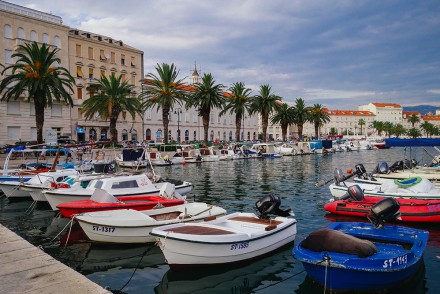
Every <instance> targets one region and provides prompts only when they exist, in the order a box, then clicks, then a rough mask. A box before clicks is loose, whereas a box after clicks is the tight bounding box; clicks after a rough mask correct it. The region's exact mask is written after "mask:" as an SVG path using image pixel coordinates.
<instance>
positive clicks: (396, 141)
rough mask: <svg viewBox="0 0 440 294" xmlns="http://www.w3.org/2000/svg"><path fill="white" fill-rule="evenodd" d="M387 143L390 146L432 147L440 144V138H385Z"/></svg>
mask: <svg viewBox="0 0 440 294" xmlns="http://www.w3.org/2000/svg"><path fill="white" fill-rule="evenodd" d="M385 145H386V146H388V147H416V146H418V147H430V146H440V139H432V138H418V139H400V138H389V139H385Z"/></svg>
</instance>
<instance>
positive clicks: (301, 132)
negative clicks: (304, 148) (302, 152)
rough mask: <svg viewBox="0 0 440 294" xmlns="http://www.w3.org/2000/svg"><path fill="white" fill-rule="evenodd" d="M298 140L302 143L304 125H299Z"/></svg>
mask: <svg viewBox="0 0 440 294" xmlns="http://www.w3.org/2000/svg"><path fill="white" fill-rule="evenodd" d="M297 126H298V139H299V140H300V141H302V140H303V139H302V135H303V124H301V123H299V124H298V125H297Z"/></svg>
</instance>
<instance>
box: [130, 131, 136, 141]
mask: <svg viewBox="0 0 440 294" xmlns="http://www.w3.org/2000/svg"><path fill="white" fill-rule="evenodd" d="M130 134H131V139H132V140H137V137H138V135H137V131H136V130H131V132H130Z"/></svg>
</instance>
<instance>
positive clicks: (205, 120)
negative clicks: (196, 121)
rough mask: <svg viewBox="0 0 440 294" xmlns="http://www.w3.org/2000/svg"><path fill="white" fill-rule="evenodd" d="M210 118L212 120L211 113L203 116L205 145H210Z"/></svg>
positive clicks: (205, 113)
mask: <svg viewBox="0 0 440 294" xmlns="http://www.w3.org/2000/svg"><path fill="white" fill-rule="evenodd" d="M209 118H210V111H208V112H204V113H203V116H202V120H203V132H204V138H205V144H208V132H209Z"/></svg>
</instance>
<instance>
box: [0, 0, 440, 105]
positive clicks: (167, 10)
mask: <svg viewBox="0 0 440 294" xmlns="http://www.w3.org/2000/svg"><path fill="white" fill-rule="evenodd" d="M9 2H11V3H14V4H17V5H21V6H25V7H28V8H33V9H36V10H39V11H43V12H48V13H52V14H54V15H57V16H60V17H62V19H63V23H64V24H65V25H68V26H70V27H72V28H78V29H81V30H85V31H90V32H93V33H97V34H101V35H105V36H109V37H112V38H113V39H116V40H122V41H123V42H124V44H127V45H130V46H132V47H135V48H137V49H139V50H142V51H143V52H144V63H145V74H148V73H156V70H155V67H156V66H157V64H161V63H169V64H171V63H174V64H175V65H176V67H177V68H178V69H179V70H180V74H179V78H181V79H185V81H187V82H190V80H189V78H190V76H191V74H192V71H193V70H194V65H195V64H197V69H198V70H199V71H200V72H201V73H202V74H204V73H211V74H212V75H213V76H214V79H215V80H216V83H221V84H223V85H225V86H226V89H227V88H229V87H230V86H231V85H232V84H233V83H235V82H243V83H244V84H245V85H246V87H248V88H250V89H252V90H253V91H252V93H251V94H252V95H257V94H258V93H259V88H260V86H261V85H264V84H268V85H270V86H271V87H272V92H273V93H274V94H276V95H279V96H280V97H282V101H283V102H287V103H294V102H295V100H296V99H297V98H303V99H304V100H305V102H306V104H308V105H313V104H317V103H319V104H321V105H322V106H324V107H328V108H330V109H333V110H337V109H340V110H341V109H354V110H356V109H358V106H359V105H364V104H368V103H370V102H381V103H397V104H400V105H402V106H414V105H435V106H440V1H438V0H424V1H418V0H412V1H410V0H386V1H376V0H370V1H350V0H345V1H337V0H334V1H332V0H303V1H299V0H283V1H279V0H270V1H269V0H235V1H233V0H185V1H182V0H155V1H151V0H137V1H135V0H125V1H117V0H106V1H104V0H95V1H90V0H75V1H60V0H10V1H9Z"/></svg>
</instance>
